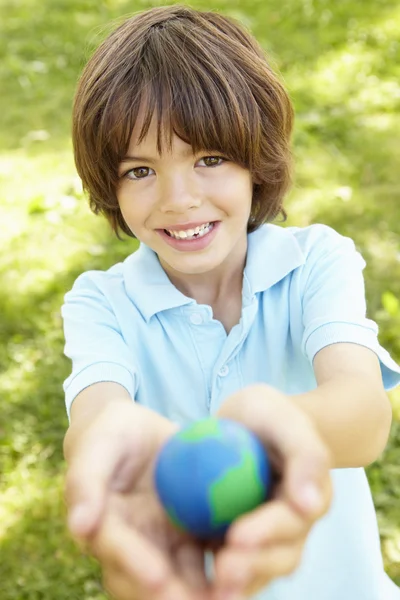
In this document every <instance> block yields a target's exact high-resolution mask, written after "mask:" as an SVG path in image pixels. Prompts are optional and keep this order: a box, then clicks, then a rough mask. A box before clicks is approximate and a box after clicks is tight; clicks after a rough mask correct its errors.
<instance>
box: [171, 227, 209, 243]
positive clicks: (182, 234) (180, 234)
mask: <svg viewBox="0 0 400 600" xmlns="http://www.w3.org/2000/svg"><path fill="white" fill-rule="evenodd" d="M210 226H211V223H204V224H203V225H200V226H199V227H196V228H195V229H186V231H174V230H172V229H167V230H166V231H168V233H169V234H170V235H172V237H175V238H177V239H180V240H184V239H186V238H190V237H193V236H194V235H204V234H205V233H207V232H208V230H209V228H210Z"/></svg>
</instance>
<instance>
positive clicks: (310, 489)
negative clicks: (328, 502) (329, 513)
mask: <svg viewBox="0 0 400 600" xmlns="http://www.w3.org/2000/svg"><path fill="white" fill-rule="evenodd" d="M300 502H301V504H302V505H303V507H304V508H305V509H307V510H309V511H312V512H315V511H317V510H318V509H319V508H320V506H321V494H320V492H319V490H318V488H317V487H316V486H315V485H314V484H313V483H307V484H306V485H305V486H304V487H303V488H302V489H301V491H300Z"/></svg>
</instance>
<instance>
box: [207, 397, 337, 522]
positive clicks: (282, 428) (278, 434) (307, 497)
mask: <svg viewBox="0 0 400 600" xmlns="http://www.w3.org/2000/svg"><path fill="white" fill-rule="evenodd" d="M219 416H223V417H226V418H233V419H236V420H238V421H240V422H241V423H242V424H243V425H245V426H246V427H248V428H249V429H250V430H251V431H253V433H255V434H256V435H257V436H258V437H259V438H260V440H261V442H262V443H263V444H264V446H265V447H266V448H270V450H271V452H272V453H273V454H274V455H277V456H278V457H279V463H280V464H281V465H282V467H283V479H282V484H281V485H282V490H283V493H284V494H285V495H286V496H287V499H288V501H289V502H290V504H291V505H292V506H293V507H294V508H295V509H297V510H298V511H299V512H300V513H302V514H303V515H307V516H314V515H315V514H317V513H320V512H322V510H323V508H324V507H325V505H326V497H328V496H329V489H330V480H329V469H330V462H331V458H330V455H329V452H328V450H327V447H326V445H325V444H324V443H323V441H322V439H321V437H320V435H319V433H318V432H317V430H316V428H315V426H314V424H313V422H312V421H311V419H310V418H309V417H308V415H307V414H306V413H305V412H304V411H303V410H301V408H299V407H298V406H297V405H296V404H295V402H293V401H292V400H291V399H290V398H289V397H288V396H286V395H285V394H282V393H281V392H279V391H278V390H275V389H274V388H271V387H269V386H267V385H256V386H252V387H249V388H247V389H246V388H245V389H244V390H241V392H238V393H237V394H234V395H232V396H231V397H230V398H229V399H228V400H227V401H226V402H225V404H224V405H223V407H222V409H221V410H220V411H219Z"/></svg>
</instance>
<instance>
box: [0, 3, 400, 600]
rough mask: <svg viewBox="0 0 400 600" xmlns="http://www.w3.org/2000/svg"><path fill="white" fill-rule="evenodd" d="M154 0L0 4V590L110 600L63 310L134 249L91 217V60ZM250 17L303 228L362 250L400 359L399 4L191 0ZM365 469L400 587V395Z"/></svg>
mask: <svg viewBox="0 0 400 600" xmlns="http://www.w3.org/2000/svg"><path fill="white" fill-rule="evenodd" d="M156 4H162V3H158V2H146V1H140V2H136V3H133V2H128V1H126V0H103V1H102V2H95V1H94V0H51V1H50V0H40V2H39V0H8V1H7V0H0V89H1V95H0V213H1V220H0V246H1V249H2V252H1V254H0V340H1V345H0V398H1V417H0V555H1V560H0V582H1V583H0V588H1V600H51V599H53V598H57V600H75V599H76V600H78V599H79V600H104V599H105V598H106V596H105V594H104V592H103V591H102V587H101V577H100V573H99V569H98V567H97V565H96V564H95V563H94V561H93V560H91V559H90V558H88V557H87V556H85V555H83V554H82V553H81V552H80V551H79V550H78V549H77V548H76V547H75V545H74V544H73V543H72V541H71V540H70V539H69V537H68V534H67V532H66V529H65V525H64V521H65V507H64V502H63V496H62V486H63V476H64V473H65V465H64V462H63V457H62V439H63V435H64V433H65V430H66V427H67V419H66V415H65V410H64V399H63V392H62V382H63V380H64V379H65V377H66V376H67V375H68V374H69V369H70V365H69V363H68V361H67V360H66V358H64V357H63V335H62V323H61V318H60V306H61V304H62V300H63V295H64V294H65V292H66V291H67V290H68V289H69V288H70V287H71V285H72V283H73V281H74V279H75V278H76V276H77V275H78V274H79V273H81V272H82V271H84V270H87V269H92V268H100V269H104V268H107V267H108V266H111V265H112V264H113V263H115V262H116V261H119V260H121V259H122V258H124V257H125V256H126V255H127V254H129V253H130V252H132V251H134V250H135V248H136V243H135V241H133V240H127V241H123V242H121V241H118V240H116V239H114V237H113V236H112V235H111V232H110V231H109V230H108V228H107V226H106V225H105V223H104V222H103V221H102V219H101V218H100V217H95V216H94V215H92V214H91V213H90V212H89V209H88V207H87V202H86V199H85V198H84V196H83V195H82V192H81V187H80V182H79V180H78V178H77V176H76V173H75V171H74V165H73V158H72V150H71V141H70V134H69V131H70V112H71V103H72V97H73V92H74V87H75V85H76V81H77V78H78V75H79V72H80V70H81V68H82V66H83V64H84V63H85V60H86V59H87V58H88V56H89V55H90V53H91V51H92V50H93V48H94V47H95V46H96V45H97V44H98V42H99V41H100V40H101V39H103V38H104V37H105V35H106V34H107V33H108V32H109V31H110V29H111V28H112V27H113V22H114V23H115V22H116V21H118V20H120V19H121V18H122V17H124V16H127V15H128V14H130V13H132V12H133V11H136V10H140V9H144V8H146V7H149V6H154V5H156ZM191 5H192V6H195V7H199V8H200V7H201V8H211V9H216V10H220V11H222V12H224V13H226V14H229V15H231V16H234V17H236V18H238V19H239V20H241V21H242V22H244V23H245V24H246V25H247V26H248V27H249V28H250V29H251V30H252V31H253V33H254V34H255V35H256V36H257V37H258V39H259V40H260V41H261V43H262V44H263V46H264V47H265V48H266V49H267V50H268V51H269V52H270V55H271V60H272V61H273V63H274V65H275V66H276V67H277V68H279V69H280V71H281V72H282V75H283V77H284V79H285V82H286V85H287V86H288V88H289V90H290V93H291V96H292V98H293V102H294V104H295V108H296V114H297V119H296V128H295V135H294V151H295V156H296V162H297V167H296V182H295V186H294V188H293V190H292V191H291V193H290V195H289V197H288V200H287V209H288V213H289V221H288V223H289V224H291V225H300V226H303V225H307V224H310V223H316V222H322V223H326V224H328V225H331V226H332V227H334V228H336V229H337V230H338V231H339V232H341V233H343V234H345V235H349V236H351V237H352V238H353V239H354V240H355V242H356V244H357V247H358V248H359V249H360V251H361V252H362V254H363V256H364V257H365V259H366V261H367V268H366V270H365V277H366V289H367V300H368V313H369V316H370V318H372V319H374V320H376V321H377V322H378V324H379V328H380V340H381V343H382V344H383V345H384V346H385V347H386V348H387V349H388V350H389V351H390V352H391V353H392V355H393V357H394V358H395V359H397V360H400V302H399V298H400V208H399V206H400V183H399V177H398V173H399V164H398V158H397V157H398V139H399V137H400V111H399V108H400V84H399V81H400V61H399V60H398V57H399V49H400V5H399V4H398V1H397V0H364V1H363V2H362V3H361V2H358V1H356V0H346V1H342V2H334V1H333V0H249V1H247V2H244V1H242V2H239V1H234V0H230V1H228V0H226V1H224V0H218V1H215V2H205V3H202V2H197V1H196V2H191ZM391 400H392V404H393V412H394V422H393V427H392V433H391V438H390V441H389V444H388V446H387V449H386V451H385V453H384V454H383V455H382V457H381V458H380V459H379V460H378V461H376V462H375V463H374V464H373V465H371V466H370V467H369V468H368V470H367V474H368V477H369V480H370V483H371V487H372V492H373V497H374V502H375V506H376V508H377V512H378V519H379V526H380V532H381V541H382V549H383V554H384V559H385V565H386V569H387V572H388V573H389V575H390V576H391V577H392V578H393V579H394V581H396V583H397V584H398V585H400V526H399V523H400V506H399V502H398V498H399V495H400V466H399V465H400V393H399V392H393V393H392V394H391Z"/></svg>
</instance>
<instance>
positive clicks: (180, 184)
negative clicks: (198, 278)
mask: <svg viewBox="0 0 400 600" xmlns="http://www.w3.org/2000/svg"><path fill="white" fill-rule="evenodd" d="M140 127H141V123H138V124H137V126H136V127H135V129H134V131H133V133H132V137H131V141H130V145H129V149H128V152H127V158H126V160H124V161H123V162H122V163H121V164H120V166H119V176H120V183H119V186H118V190H117V197H118V202H119V205H120V209H121V212H122V215H123V217H124V219H125V221H126V223H127V225H128V227H129V228H130V229H131V231H132V232H133V233H134V235H135V236H136V237H137V238H138V239H139V240H140V241H141V242H143V243H144V244H146V245H147V246H149V247H150V248H152V250H154V252H156V253H157V255H158V257H159V260H160V262H161V264H162V266H163V267H164V269H165V271H166V272H167V273H170V274H171V275H172V274H174V275H175V276H182V275H183V276H185V275H201V274H206V273H209V272H211V271H213V272H219V271H221V270H222V272H223V271H224V269H225V268H226V269H231V268H232V267H233V268H235V265H240V264H243V261H244V257H245V255H246V250H247V223H248V220H249V216H250V210H251V200H252V188H253V184H252V178H251V174H250V172H249V171H248V170H247V169H244V168H242V167H241V166H239V165H238V164H236V163H232V162H229V161H228V160H225V161H224V160H222V158H223V156H222V155H221V154H220V153H218V152H213V151H212V149H208V150H207V151H205V152H200V153H199V154H197V155H195V156H194V155H193V153H192V148H191V146H190V145H189V144H186V143H185V142H184V141H182V140H181V139H180V138H178V137H177V136H175V137H174V138H173V145H172V149H171V151H169V150H167V148H165V149H164V152H163V154H162V155H161V156H160V155H159V154H158V152H157V127H156V122H155V119H153V121H152V124H151V126H150V129H149V131H148V134H147V136H146V137H145V138H144V140H143V141H142V142H141V143H140V144H139V145H138V144H137V139H138V133H139V132H140ZM128 157H131V158H128ZM134 157H137V158H134ZM177 238H178V239H177ZM222 272H221V274H222Z"/></svg>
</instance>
